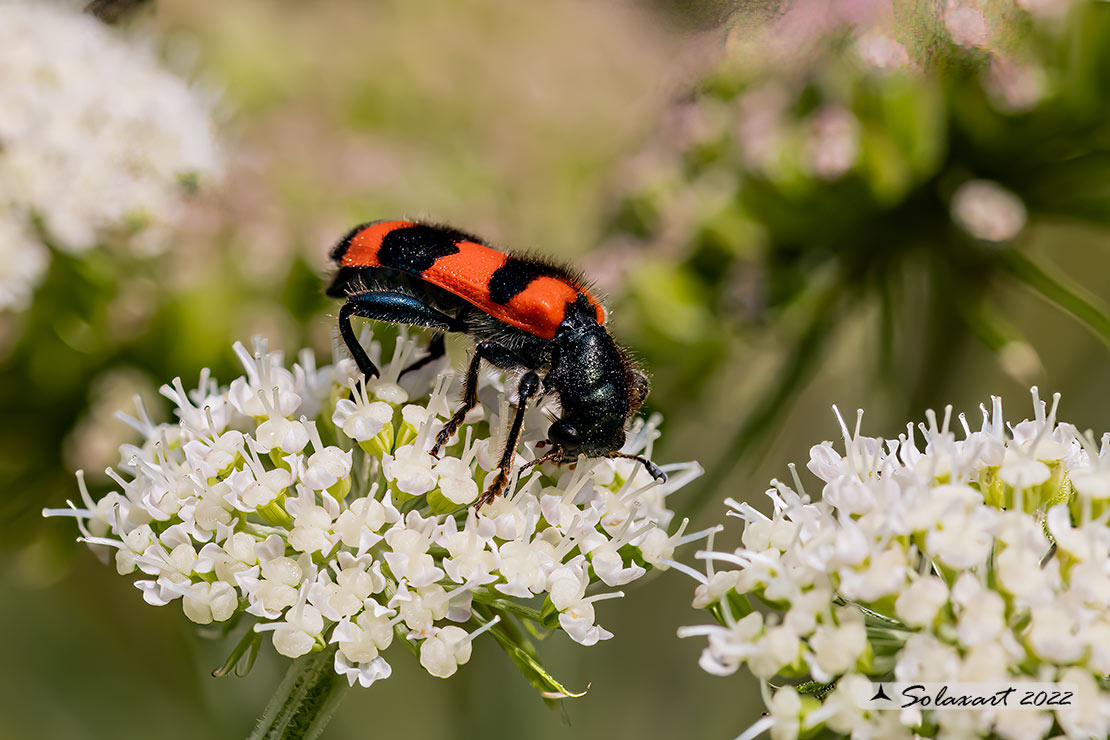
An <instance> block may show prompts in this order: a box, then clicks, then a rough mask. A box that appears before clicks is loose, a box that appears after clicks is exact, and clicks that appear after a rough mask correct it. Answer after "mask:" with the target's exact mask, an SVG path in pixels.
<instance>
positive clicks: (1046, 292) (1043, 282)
mask: <svg viewBox="0 0 1110 740" xmlns="http://www.w3.org/2000/svg"><path fill="white" fill-rule="evenodd" d="M1001 263H1002V265H1003V266H1004V267H1005V268H1006V269H1007V270H1008V271H1009V272H1010V274H1011V275H1013V276H1014V277H1016V278H1017V279H1018V280H1020V281H1022V282H1023V283H1025V284H1026V285H1027V286H1029V287H1030V288H1032V289H1033V290H1034V291H1035V292H1037V293H1039V294H1041V296H1043V297H1044V298H1045V299H1047V300H1048V301H1050V302H1052V303H1055V304H1056V305H1057V306H1059V307H1060V308H1062V309H1064V310H1065V311H1067V312H1068V313H1070V314H1071V315H1072V316H1074V317H1075V318H1077V319H1079V321H1080V322H1081V323H1083V325H1084V326H1086V327H1087V328H1088V329H1090V330H1091V332H1092V333H1093V334H1094V335H1095V336H1096V337H1098V338H1099V339H1101V340H1102V342H1103V343H1104V344H1106V345H1107V346H1110V316H1108V315H1107V313H1106V311H1104V310H1103V309H1102V308H1101V307H1100V306H1098V305H1097V304H1096V303H1095V301H1094V300H1093V299H1090V298H1088V297H1087V296H1085V295H1084V294H1083V290H1082V289H1081V288H1080V287H1079V286H1077V285H1074V284H1069V282H1068V281H1066V280H1064V279H1063V278H1060V277H1056V276H1053V275H1051V274H1049V273H1048V272H1047V271H1046V270H1045V269H1044V268H1042V267H1041V266H1040V265H1038V264H1036V263H1035V262H1033V261H1032V260H1031V259H1029V258H1028V257H1026V256H1025V255H1024V254H1022V253H1021V252H1018V251H1017V250H1011V251H1008V252H1005V253H1003V254H1002V255H1001Z"/></svg>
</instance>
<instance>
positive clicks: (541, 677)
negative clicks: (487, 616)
mask: <svg viewBox="0 0 1110 740" xmlns="http://www.w3.org/2000/svg"><path fill="white" fill-rule="evenodd" d="M490 634H492V635H493V637H494V639H496V640H497V643H498V644H499V645H500V646H501V649H502V650H504V651H505V653H506V654H507V655H508V656H509V659H510V660H512V661H513V663H515V664H516V667H517V668H518V669H519V670H520V672H521V674H522V675H523V676H524V678H525V679H526V680H527V681H528V683H530V684H532V685H533V686H535V687H536V690H537V691H539V692H540V696H542V697H543V698H544V699H577V698H579V697H582V696H585V695H586V691H581V692H576V691H571V690H570V689H568V688H567V687H566V686H564V685H563V684H561V683H559V682H558V681H556V680H555V678H554V677H553V676H552V675H551V674H550V673H548V672H547V669H546V668H544V667H543V666H542V665H540V662H539V660H537V659H536V657H535V656H533V655H531V654H530V653H529V652H528V651H527V650H525V649H524V648H522V647H521V646H520V645H518V644H517V643H516V642H514V641H513V640H512V638H510V637H509V635H508V634H506V632H505V631H504V630H502V629H500V628H499V627H494V628H493V629H491V630H490ZM586 690H587V691H588V690H589V687H588V686H587V687H586Z"/></svg>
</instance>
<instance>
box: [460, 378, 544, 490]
mask: <svg viewBox="0 0 1110 740" xmlns="http://www.w3.org/2000/svg"><path fill="white" fill-rule="evenodd" d="M539 392H540V376H538V375H536V373H534V372H532V371H531V370H529V371H528V372H526V373H525V374H524V376H523V377H522V378H521V379H520V385H519V386H518V390H517V396H518V399H517V407H516V414H515V415H514V416H513V424H512V426H511V427H509V434H508V435H507V436H506V437H505V448H504V449H503V450H502V451H501V462H499V463H498V464H497V472H496V473H495V474H494V476H495V477H494V479H493V483H492V484H491V485H490V487H489V488H487V489H486V492H485V493H483V494H482V495H481V496H480V497H479V498H478V500H477V501H476V502H475V504H474V506H475V507H476V508H481V507H482V506H484V505H485V504H488V503H489V502H490V501H493V500H494V499H495V498H497V497H498V496H500V495H501V494H503V493H504V492H505V487H506V486H507V485H509V478H510V476H511V474H512V469H513V455H514V454H515V453H516V445H517V442H519V441H520V433H521V432H522V431H523V430H524V412H525V411H527V410H528V401H529V400H531V399H532V398H533V397H534V396H536V395H537V394H538V393H539Z"/></svg>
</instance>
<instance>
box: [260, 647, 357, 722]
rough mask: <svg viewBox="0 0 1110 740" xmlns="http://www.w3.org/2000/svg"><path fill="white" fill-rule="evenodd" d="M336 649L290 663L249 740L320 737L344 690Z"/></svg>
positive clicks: (345, 685)
mask: <svg viewBox="0 0 1110 740" xmlns="http://www.w3.org/2000/svg"><path fill="white" fill-rule="evenodd" d="M336 649H337V646H334V645H333V646H330V647H328V648H326V649H324V650H322V651H320V652H318V653H310V654H308V655H306V656H304V657H303V658H298V659H297V660H296V661H294V662H293V665H291V666H290V667H289V671H288V672H287V673H286V674H285V678H284V679H282V681H281V685H280V686H278V688H277V691H275V692H274V697H273V698H272V699H270V704H269V706H267V707H266V712H265V714H263V715H262V717H261V718H259V720H258V724H257V725H256V726H255V728H254V732H252V733H251V734H250V738H249V740H278V739H279V738H281V739H282V740H293V738H297V739H298V740H299V739H300V738H304V740H312V738H317V737H320V734H321V733H322V732H323V731H324V728H325V727H327V725H328V722H330V721H331V718H332V715H333V714H335V710H336V708H337V707H338V706H339V701H340V700H341V699H342V698H343V696H344V695H345V694H346V693H347V688H348V686H347V681H346V680H345V679H344V678H343V677H342V676H340V675H339V674H338V673H336V672H335V666H334V663H335V651H336Z"/></svg>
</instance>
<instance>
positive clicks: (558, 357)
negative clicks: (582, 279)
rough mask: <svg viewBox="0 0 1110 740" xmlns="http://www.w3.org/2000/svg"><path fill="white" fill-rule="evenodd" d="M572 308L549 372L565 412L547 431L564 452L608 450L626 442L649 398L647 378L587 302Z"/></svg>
mask: <svg viewBox="0 0 1110 740" xmlns="http://www.w3.org/2000/svg"><path fill="white" fill-rule="evenodd" d="M572 308H573V310H571V309H568V320H566V321H564V324H563V326H561V327H560V331H559V332H558V333H557V334H556V337H555V344H556V354H555V361H554V362H553V364H552V368H551V373H550V375H549V376H548V379H549V380H550V381H552V383H553V385H554V386H555V390H556V391H557V392H558V394H559V400H560V402H561V404H562V407H563V414H562V416H561V417H560V418H559V419H558V420H556V421H555V422H553V423H552V424H551V427H550V428H549V429H548V432H547V435H548V438H549V439H550V440H551V442H552V443H554V444H555V445H557V446H558V447H559V448H560V449H562V451H563V454H564V455H565V456H566V457H576V456H577V455H580V454H584V455H587V456H591V457H592V456H598V455H605V454H608V453H612V452H615V451H617V450H619V449H620V448H621V447H622V446H624V439H625V432H624V430H625V426H626V425H627V423H628V420H629V418H630V417H631V416H632V415H633V414H634V413H636V411H637V410H638V409H639V408H640V406H641V405H642V404H643V402H644V399H645V398H646V397H647V393H648V380H647V376H645V375H644V373H643V372H642V371H641V370H640V369H639V368H638V367H636V364H635V363H634V362H633V361H632V359H631V358H630V357H629V356H628V353H627V352H625V351H624V349H623V348H622V347H621V346H620V345H618V344H617V343H616V342H615V341H613V338H612V337H611V336H610V335H609V332H608V331H606V330H605V327H603V326H601V325H599V324H598V323H597V321H596V319H594V318H593V314H591V313H590V312H589V310H588V307H587V306H577V305H576V306H575V307H572ZM579 314H581V316H579Z"/></svg>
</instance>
